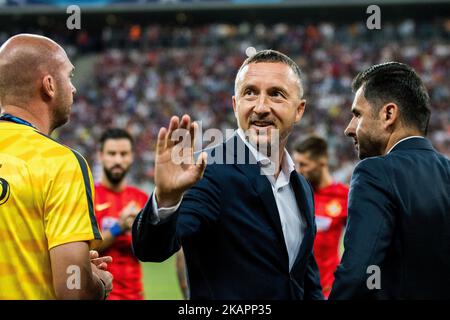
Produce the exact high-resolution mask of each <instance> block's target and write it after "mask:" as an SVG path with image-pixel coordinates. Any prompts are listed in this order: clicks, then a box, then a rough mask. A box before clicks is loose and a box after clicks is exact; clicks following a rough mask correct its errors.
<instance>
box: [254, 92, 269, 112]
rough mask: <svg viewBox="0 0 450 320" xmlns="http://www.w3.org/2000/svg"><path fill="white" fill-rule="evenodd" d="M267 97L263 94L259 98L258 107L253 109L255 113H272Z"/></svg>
mask: <svg viewBox="0 0 450 320" xmlns="http://www.w3.org/2000/svg"><path fill="white" fill-rule="evenodd" d="M267 98H268V97H267V95H265V94H261V95H260V96H259V99H258V101H257V102H256V106H255V108H254V109H253V110H254V112H255V113H258V114H261V113H268V112H269V111H270V107H269V103H268V99H267Z"/></svg>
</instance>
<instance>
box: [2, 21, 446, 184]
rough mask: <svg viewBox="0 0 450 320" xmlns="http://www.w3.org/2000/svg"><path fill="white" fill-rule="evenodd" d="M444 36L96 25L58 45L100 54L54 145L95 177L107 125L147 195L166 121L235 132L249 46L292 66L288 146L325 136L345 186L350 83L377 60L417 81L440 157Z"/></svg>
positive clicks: (392, 27)
mask: <svg viewBox="0 0 450 320" xmlns="http://www.w3.org/2000/svg"><path fill="white" fill-rule="evenodd" d="M449 34H450V19H449V20H438V21H428V22H418V21H413V20H405V21H398V22H395V23H383V25H382V29H381V30H368V29H367V28H366V25H365V24H364V23H360V24H359V23H352V24H338V23H325V22H324V23H318V24H307V25H304V24H301V23H299V24H297V25H292V24H275V25H263V24H249V23H241V24H237V25H235V24H209V25H203V26H193V27H176V26H170V27H169V26H164V25H157V24H151V25H146V26H143V25H129V26H128V27H127V28H124V27H121V28H113V27H105V28H104V29H103V31H102V34H101V36H98V37H96V38H95V40H94V39H93V37H92V36H91V35H89V34H88V33H86V32H79V34H78V36H77V38H76V39H75V41H74V42H72V43H71V44H68V45H67V46H66V48H67V49H68V51H69V53H70V55H71V56H73V57H75V59H74V61H75V65H76V62H77V61H81V60H80V58H83V57H84V55H85V53H86V52H88V51H89V50H90V48H93V47H96V48H99V47H100V48H102V49H101V51H100V52H97V55H98V56H97V59H96V62H95V63H94V68H93V69H91V70H89V71H88V72H89V74H88V78H89V81H84V82H82V83H81V84H79V85H78V93H77V96H76V99H75V103H74V106H73V108H72V116H71V121H70V123H69V124H68V125H66V126H65V127H63V128H61V129H59V130H58V131H57V135H58V139H59V140H61V141H62V142H64V143H66V144H67V145H69V146H71V147H73V148H75V149H77V150H79V151H80V152H81V153H82V154H83V155H84V156H86V157H87V159H88V161H89V163H90V164H91V166H92V167H93V168H94V175H96V174H97V173H98V172H97V171H98V168H97V166H96V165H95V163H96V159H95V150H96V148H97V140H98V137H99V135H100V133H101V132H102V131H103V130H104V129H105V128H107V127H111V126H118V127H123V128H126V129H128V130H129V131H130V132H131V133H132V135H133V136H134V137H135V139H136V144H135V151H136V157H135V158H136V163H135V165H134V166H133V172H132V175H131V176H132V179H133V182H134V183H136V184H138V185H141V186H142V187H144V188H150V187H151V181H152V177H153V171H152V169H153V159H154V149H155V139H156V136H157V133H158V130H159V128H160V127H161V126H162V125H167V124H168V120H169V118H170V116H171V115H174V114H175V115H182V114H184V113H188V114H190V115H191V116H192V117H193V118H194V119H196V120H201V121H202V127H203V130H206V129H208V128H218V129H220V130H223V132H225V129H230V128H235V127H236V122H235V118H234V114H233V110H232V106H231V96H232V94H233V91H234V77H235V75H236V72H237V70H238V68H239V66H240V64H241V63H242V62H243V60H244V59H245V58H246V55H245V50H246V49H247V48H248V47H255V48H256V49H257V50H261V49H269V48H271V49H276V50H279V51H281V52H283V53H285V54H287V55H289V56H290V57H292V58H293V59H294V60H295V61H296V62H297V63H298V64H299V66H300V67H301V69H302V71H303V81H304V87H305V99H306V100H307V108H306V111H305V114H304V117H303V119H302V121H301V123H300V124H299V125H298V126H297V127H296V130H295V131H294V132H293V136H292V137H291V140H290V141H291V146H292V143H294V142H295V141H296V139H299V138H301V137H304V136H306V135H308V134H310V133H315V134H318V135H321V136H323V137H326V138H327V140H328V142H329V145H330V155H331V159H330V160H331V168H332V169H333V171H334V175H335V178H336V179H337V180H339V181H343V182H348V181H349V178H350V175H351V172H352V168H353V166H354V164H355V163H356V161H357V159H356V154H355V150H354V146H353V143H352V142H351V139H349V138H348V137H345V136H344V133H343V132H344V129H345V127H346V125H347V124H348V121H349V120H350V118H351V113H350V107H351V103H352V100H353V93H352V92H351V81H352V79H353V77H354V76H355V75H356V74H357V73H358V72H359V71H361V70H363V69H365V68H367V67H369V66H370V65H372V64H376V63H380V62H384V61H393V60H395V61H400V62H404V63H407V64H409V65H411V66H412V67H414V68H415V69H416V70H417V72H418V73H419V74H420V75H421V77H422V79H423V80H424V82H425V84H426V86H427V88H428V90H429V93H430V97H431V101H432V117H431V122H430V128H429V138H430V139H431V141H432V142H433V144H434V146H435V147H436V148H437V149H438V150H439V151H441V152H443V153H445V154H447V155H450V121H449V120H450V106H449V101H450V71H449V70H450V68H449V67H450V41H449ZM0 40H1V39H0ZM93 41H96V42H98V41H100V42H101V43H100V45H99V43H95V45H94V44H93ZM85 78H86V77H85Z"/></svg>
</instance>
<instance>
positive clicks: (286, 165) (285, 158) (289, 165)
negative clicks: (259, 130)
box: [237, 128, 295, 177]
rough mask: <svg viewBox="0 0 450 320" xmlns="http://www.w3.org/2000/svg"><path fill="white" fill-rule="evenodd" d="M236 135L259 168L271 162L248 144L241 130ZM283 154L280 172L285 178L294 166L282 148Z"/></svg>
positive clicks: (287, 153)
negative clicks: (259, 165) (248, 150)
mask: <svg viewBox="0 0 450 320" xmlns="http://www.w3.org/2000/svg"><path fill="white" fill-rule="evenodd" d="M237 133H238V136H239V138H241V140H242V141H243V142H244V143H245V145H246V146H247V147H248V148H249V149H250V152H251V153H252V155H253V156H254V157H255V159H256V161H257V162H258V163H259V164H261V166H263V167H265V166H267V165H269V164H270V162H271V160H270V159H269V158H268V157H267V156H265V155H263V154H262V153H260V152H259V151H258V150H256V148H255V147H254V146H253V145H252V144H251V143H250V142H248V141H247V139H245V134H244V131H243V130H242V129H241V128H239V129H237ZM283 152H284V155H283V163H282V164H281V170H282V171H283V173H284V174H285V176H286V177H289V176H290V175H291V173H292V171H294V170H295V164H294V161H293V160H292V158H291V156H290V155H289V152H288V151H287V150H286V148H284V151H283Z"/></svg>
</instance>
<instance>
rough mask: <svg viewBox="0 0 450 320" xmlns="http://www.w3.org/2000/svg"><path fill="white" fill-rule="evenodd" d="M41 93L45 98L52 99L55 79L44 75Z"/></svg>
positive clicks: (54, 90) (54, 91) (54, 92)
mask: <svg viewBox="0 0 450 320" xmlns="http://www.w3.org/2000/svg"><path fill="white" fill-rule="evenodd" d="M42 91H43V93H44V95H45V96H47V97H49V98H54V97H55V95H56V83H55V78H53V77H52V76H51V75H46V76H45V77H44V78H42Z"/></svg>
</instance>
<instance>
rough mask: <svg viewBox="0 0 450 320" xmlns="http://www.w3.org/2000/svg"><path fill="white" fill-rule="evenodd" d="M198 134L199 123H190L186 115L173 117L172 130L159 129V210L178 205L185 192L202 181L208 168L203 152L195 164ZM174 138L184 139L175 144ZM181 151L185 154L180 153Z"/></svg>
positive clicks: (157, 196)
mask: <svg viewBox="0 0 450 320" xmlns="http://www.w3.org/2000/svg"><path fill="white" fill-rule="evenodd" d="M180 129H181V130H180ZM197 131H198V125H197V123H195V122H193V123H191V119H190V117H189V116H188V115H184V116H183V117H182V118H181V120H180V119H179V118H178V117H176V116H174V117H172V118H171V119H170V124H169V129H166V128H165V127H162V128H161V129H160V130H159V134H158V140H157V144H156V158H155V185H156V191H155V192H156V201H157V203H158V206H159V207H171V206H174V205H176V204H177V203H178V202H179V201H180V199H181V197H182V195H183V193H184V192H185V191H186V190H187V189H189V188H190V187H191V186H193V185H194V184H195V183H196V182H197V181H199V180H200V179H201V178H202V176H203V173H204V171H205V168H206V153H205V152H202V153H201V154H200V155H199V157H198V159H197V161H196V162H195V160H194V141H195V134H196V133H197ZM180 133H181V135H180ZM173 137H180V138H181V139H179V141H173V139H172V138H173ZM180 150H183V152H181V153H180V152H178V151H180Z"/></svg>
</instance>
